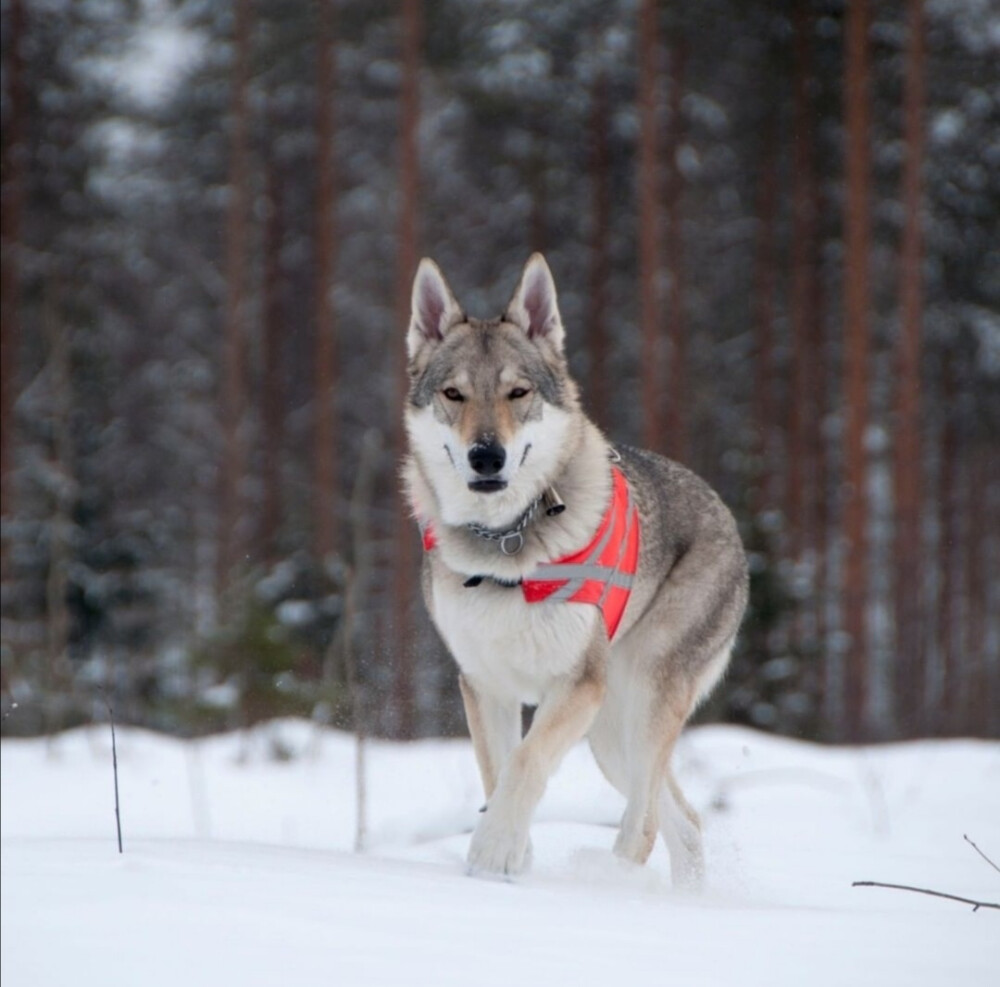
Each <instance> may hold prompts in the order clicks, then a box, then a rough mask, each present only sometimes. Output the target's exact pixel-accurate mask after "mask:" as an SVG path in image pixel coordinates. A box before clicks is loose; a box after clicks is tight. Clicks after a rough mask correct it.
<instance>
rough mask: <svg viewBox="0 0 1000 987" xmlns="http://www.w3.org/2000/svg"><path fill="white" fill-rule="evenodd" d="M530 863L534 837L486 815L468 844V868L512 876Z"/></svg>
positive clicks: (479, 871) (522, 871)
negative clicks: (529, 836)
mask: <svg viewBox="0 0 1000 987" xmlns="http://www.w3.org/2000/svg"><path fill="white" fill-rule="evenodd" d="M530 864H531V841H530V840H529V839H528V836H527V834H526V833H525V834H524V835H520V834H518V832H517V831H516V830H515V829H512V828H509V827H504V826H500V825H498V824H496V823H494V822H491V820H490V817H489V814H487V815H485V816H483V818H482V819H481V820H480V822H479V825H478V826H477V827H476V831H475V833H473V834H472V842H471V843H470V844H469V856H468V869H469V873H470V874H473V875H481V874H495V875H498V876H503V877H513V876H515V875H517V874H522V873H524V871H526V870H527V869H528V867H529V866H530Z"/></svg>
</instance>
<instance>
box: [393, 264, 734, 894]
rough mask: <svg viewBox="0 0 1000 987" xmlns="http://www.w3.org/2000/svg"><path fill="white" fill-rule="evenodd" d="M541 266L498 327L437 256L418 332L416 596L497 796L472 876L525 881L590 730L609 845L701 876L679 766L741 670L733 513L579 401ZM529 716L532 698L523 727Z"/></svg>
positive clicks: (413, 338) (412, 331) (413, 407)
mask: <svg viewBox="0 0 1000 987" xmlns="http://www.w3.org/2000/svg"><path fill="white" fill-rule="evenodd" d="M563 336H564V332H563V325H562V320H561V318H560V315H559V309H558V306H557V303H556V290H555V285H554V283H553V280H552V275H551V273H550V271H549V268H548V265H547V264H546V263H545V260H544V259H543V258H542V256H541V255H540V254H535V255H534V256H532V257H531V259H530V260H529V261H528V263H527V264H526V265H525V268H524V272H523V273H522V275H521V280H520V283H519V284H518V286H517V289H516V290H515V292H514V295H513V297H512V298H511V300H510V304H509V305H508V306H507V309H506V311H505V312H504V314H503V315H502V316H501V317H500V318H498V319H486V320H480V319H474V318H470V317H468V316H467V315H466V314H465V312H464V311H463V310H462V308H461V307H460V306H459V304H458V302H457V301H456V300H455V296H454V295H453V294H452V291H451V289H450V288H449V287H448V284H447V282H446V281H445V279H444V277H443V275H442V274H441V271H440V270H439V269H438V267H437V265H436V264H434V263H433V261H430V260H426V259H425V260H423V261H422V262H421V264H420V268H419V270H418V271H417V275H416V278H415V280H414V284H413V311H412V316H411V320H410V326H409V330H408V333H407V348H408V353H409V377H410V391H409V397H408V400H407V407H406V412H405V416H406V429H407V433H408V437H409V444H410V455H409V456H408V457H407V459H406V462H405V464H404V479H405V484H406V488H407V492H408V495H409V499H410V503H411V506H412V509H413V512H414V514H415V515H416V518H417V520H418V522H419V523H420V526H421V529H422V531H423V537H424V547H425V549H426V551H425V553H424V564H423V580H422V581H423V593H424V598H425V600H426V603H427V607H428V609H429V610H430V613H431V617H432V618H433V621H434V623H435V625H436V626H437V629H438V631H439V632H440V634H441V636H442V638H443V639H444V641H445V643H446V644H447V646H448V649H449V650H450V652H451V654H452V655H453V657H454V659H455V661H456V662H457V663H458V666H459V669H460V679H459V681H460V685H461V692H462V698H463V700H464V702H465V712H466V716H467V719H468V724H469V731H470V733H471V735H472V743H473V747H474V750H475V754H476V760H477V762H478V764H479V771H480V774H481V775H482V780H483V787H484V789H485V792H486V800H487V801H486V806H485V808H484V811H483V814H482V816H481V817H480V819H479V824H478V826H477V827H476V830H475V833H474V834H473V837H472V842H471V844H470V847H469V856H468V863H469V868H470V870H471V871H472V872H474V873H475V872H493V873H499V874H516V873H518V872H520V871H522V870H523V869H524V868H525V867H526V866H527V864H528V862H529V860H530V856H531V848H530V840H529V832H528V831H529V826H530V823H531V817H532V813H533V812H534V809H535V806H536V805H537V803H538V801H539V799H540V798H541V797H542V793H543V792H544V790H545V786H546V783H547V781H548V779H549V777H550V775H551V774H552V773H553V771H554V770H555V769H556V767H557V766H558V765H559V763H560V761H561V760H562V758H563V756H564V755H565V754H566V752H567V751H568V750H569V749H570V747H572V745H573V744H575V743H576V742H577V741H579V740H580V739H581V738H583V737H587V738H588V740H589V742H590V747H591V749H592V750H593V753H594V756H595V758H596V759H597V763H598V764H599V765H600V768H601V770H602V771H603V773H604V774H605V776H606V777H607V778H608V780H609V781H610V782H611V784H612V785H614V786H615V788H617V789H618V790H619V791H620V792H621V793H622V794H623V795H624V796H625V798H626V799H627V806H626V809H625V814H624V816H623V818H622V822H621V829H620V831H619V833H618V836H617V839H616V842H615V847H614V848H615V852H616V853H617V854H619V855H620V856H621V857H623V858H625V859H626V860H630V861H633V862H635V863H637V864H642V863H644V862H645V861H646V859H647V857H648V856H649V854H650V852H651V851H652V849H653V844H654V843H655V841H656V834H657V831H659V832H661V833H662V834H663V838H664V840H665V841H666V844H667V847H668V849H669V852H670V859H671V870H672V873H673V878H674V883H675V884H679V885H686V886H697V885H698V884H699V883H700V880H701V877H702V874H703V867H704V865H703V853H702V844H701V833H700V827H699V821H698V817H697V815H696V814H695V812H694V810H693V809H692V808H691V807H690V805H688V803H687V802H686V801H685V799H684V796H683V795H682V794H681V791H680V789H679V788H678V785H677V782H676V781H675V780H674V777H673V774H672V772H671V767H670V758H671V753H672V751H673V748H674V744H675V743H676V742H677V738H678V735H679V734H680V732H681V728H682V727H683V725H684V722H685V721H686V720H687V718H688V717H689V716H690V714H691V712H692V711H693V710H694V709H695V707H696V706H697V705H698V704H699V702H701V701H702V700H703V699H704V698H705V697H706V696H707V695H708V693H709V692H710V691H711V690H712V688H713V686H714V685H715V684H716V683H717V682H718V681H719V679H720V678H721V676H722V674H723V672H724V671H725V668H726V665H727V663H728V661H729V654H730V650H731V649H732V646H733V640H734V638H735V636H736V632H737V628H738V627H739V624H740V620H741V619H742V616H743V611H744V608H745V606H746V600H747V567H746V559H745V556H744V553H743V548H742V545H741V543H740V538H739V535H738V534H737V530H736V524H735V522H734V520H733V518H732V515H731V514H730V513H729V511H728V510H727V509H726V507H725V506H724V505H723V504H722V502H721V501H720V500H719V498H718V497H717V496H716V494H715V493H714V492H713V491H712V490H711V489H710V488H709V487H708V486H707V484H705V483H704V481H702V480H700V479H699V478H698V477H696V476H695V475H694V474H693V473H691V472H690V471H688V470H687V469H685V468H684V467H682V466H679V465H678V464H677V463H674V462H671V461H670V460H668V459H665V458H663V457H662V456H658V455H655V454H654V453H651V452H645V451H642V450H638V449H630V448H626V447H624V446H619V447H617V448H613V447H612V446H610V445H609V444H608V442H607V440H606V439H605V437H604V436H603V435H602V434H601V432H600V431H599V430H598V428H597V427H596V426H595V425H594V424H593V423H592V422H591V421H590V420H589V419H588V418H587V417H586V415H585V414H584V412H583V410H582V409H581V407H580V399H579V394H578V390H577V386H576V384H575V383H574V381H573V380H572V379H571V377H570V376H569V373H568V370H567V366H566V358H565V355H564V351H563ZM522 704H530V705H535V706H536V707H537V708H536V710H535V714H534V718H533V721H532V724H531V727H530V729H529V730H528V731H527V733H526V734H525V735H524V736H523V737H522V729H521V707H522Z"/></svg>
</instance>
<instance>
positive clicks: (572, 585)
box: [421, 466, 639, 641]
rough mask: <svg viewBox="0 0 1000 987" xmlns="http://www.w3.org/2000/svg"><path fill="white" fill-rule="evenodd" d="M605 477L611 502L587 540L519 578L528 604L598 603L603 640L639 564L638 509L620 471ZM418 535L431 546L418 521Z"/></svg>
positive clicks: (432, 539)
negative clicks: (591, 536) (561, 556)
mask: <svg viewBox="0 0 1000 987" xmlns="http://www.w3.org/2000/svg"><path fill="white" fill-rule="evenodd" d="M611 477H612V491H611V503H610V504H609V505H608V509H607V510H606V511H605V512H604V517H602V518H601V523H600V526H599V527H598V529H597V533H596V534H595V535H594V537H593V539H592V540H591V542H590V544H589V545H587V546H586V547H585V548H582V549H581V550H580V551H579V552H574V553H573V554H572V555H566V556H564V557H563V558H561V559H557V560H556V561H555V562H544V563H542V564H541V565H540V566H538V567H537V568H536V569H535V571H534V572H532V573H531V575H529V576H526V577H525V578H524V579H523V580H522V582H521V591H522V593H523V594H524V599H525V601H526V602H528V603H541V602H542V601H543V600H551V601H552V602H556V601H562V602H566V603H590V604H593V605H594V606H596V607H598V608H599V609H600V611H601V616H602V617H603V618H604V626H605V627H606V628H607V632H608V640H609V641H610V640H612V639H613V638H614V636H615V632H616V631H617V630H618V625H619V624H620V623H621V619H622V615H623V614H624V613H625V607H626V605H627V604H628V599H629V596H630V595H631V593H632V582H633V580H634V578H635V571H636V568H637V566H638V564H639V511H638V509H637V508H636V506H635V504H634V502H633V500H632V491H631V489H630V488H629V485H628V480H626V479H625V474H624V473H622V471H621V470H620V469H618V467H617V466H612V467H611ZM421 535H422V537H423V543H424V551H426V552H430V551H432V550H433V549H434V548H436V547H437V537H436V535H435V533H434V529H433V528H432V527H431V525H430V524H422V525H421Z"/></svg>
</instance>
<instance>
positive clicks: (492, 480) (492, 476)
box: [469, 440, 507, 493]
mask: <svg viewBox="0 0 1000 987" xmlns="http://www.w3.org/2000/svg"><path fill="white" fill-rule="evenodd" d="M506 462H507V453H506V452H505V451H504V447H503V446H502V445H500V443H499V442H496V441H495V440H493V441H490V442H477V443H476V444H475V445H474V446H473V447H472V448H471V449H470V450H469V465H470V466H471V467H472V470H473V472H474V473H475V474H476V476H477V477H478V479H476V480H472V481H470V482H469V489H470V490H475V491H476V492H477V493H493V492H495V491H497V490H503V489H504V487H506V486H507V481H506V480H503V479H501V478H500V475H499V474H500V472H501V470H503V467H504V464H505V463H506Z"/></svg>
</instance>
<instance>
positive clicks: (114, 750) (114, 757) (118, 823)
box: [102, 690, 124, 853]
mask: <svg viewBox="0 0 1000 987" xmlns="http://www.w3.org/2000/svg"><path fill="white" fill-rule="evenodd" d="M102 691H103V690H102ZM104 702H105V703H106V704H107V707H108V719H109V720H110V721H111V765H112V768H113V769H114V774H115V828H116V829H117V831H118V852H119V853H123V852H124V851H123V850H122V813H121V806H120V805H119V802H118V744H117V742H116V741H115V711H114V707H112V705H111V701H110V700H109V699H108V697H107V696H106V695H105V697H104Z"/></svg>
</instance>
